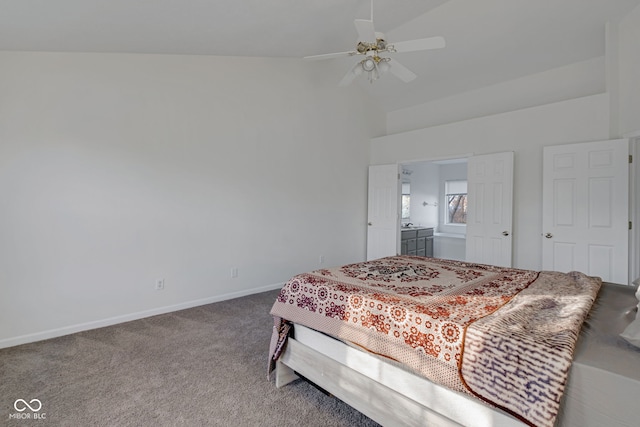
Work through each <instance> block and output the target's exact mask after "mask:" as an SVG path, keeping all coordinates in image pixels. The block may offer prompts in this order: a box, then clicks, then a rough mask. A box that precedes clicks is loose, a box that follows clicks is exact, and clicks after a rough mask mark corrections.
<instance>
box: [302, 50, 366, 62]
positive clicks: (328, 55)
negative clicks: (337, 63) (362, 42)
mask: <svg viewBox="0 0 640 427" xmlns="http://www.w3.org/2000/svg"><path fill="white" fill-rule="evenodd" d="M357 54H358V52H355V51H351V52H337V53H325V54H322V55H311V56H305V57H304V58H303V59H306V60H309V61H319V60H321V59H333V58H342V57H345V56H353V55H357Z"/></svg>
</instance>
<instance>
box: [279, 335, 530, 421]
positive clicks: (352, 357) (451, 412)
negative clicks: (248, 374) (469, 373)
mask: <svg viewBox="0 0 640 427" xmlns="http://www.w3.org/2000/svg"><path fill="white" fill-rule="evenodd" d="M294 331H295V332H294V334H295V335H294V337H292V338H289V340H288V342H287V346H286V348H285V351H284V352H283V353H282V355H281V356H280V358H279V359H278V362H277V363H276V386H277V387H282V386H284V385H286V384H288V383H290V382H291V381H294V380H295V379H297V378H298V375H296V373H299V374H300V375H301V376H303V377H305V378H307V379H308V380H310V381H311V382H313V383H315V384H316V385H317V386H319V387H321V388H323V389H325V390H326V391H328V392H329V393H331V394H332V395H334V396H336V397H337V398H339V399H340V400H342V401H344V402H345V403H347V404H348V405H350V406H352V407H353V408H355V409H357V410H358V411H360V412H362V413H363V414H365V415H366V416H368V417H369V418H371V419H373V420H374V421H376V422H378V423H380V424H382V425H384V426H416V427H418V426H429V427H441V426H442V427H452V426H478V427H485V426H486V427H522V426H525V424H524V423H522V422H521V421H519V420H517V419H516V418H514V417H512V416H510V415H508V414H507V413H505V412H503V411H500V410H497V409H494V408H491V407H489V406H487V405H485V404H483V403H481V402H480V401H479V400H477V399H474V398H471V397H470V396H468V395H464V394H462V393H458V392H455V391H452V390H450V389H447V388H446V387H443V386H440V385H437V384H434V383H432V382H430V381H428V380H426V379H425V378H422V377H419V376H417V375H415V374H412V373H411V372H408V371H407V370H404V369H402V368H400V367H399V366H396V365H395V364H393V363H390V362H387V361H385V360H384V359H382V358H380V357H377V356H374V355H371V354H369V353H366V352H364V351H361V350H358V349H356V348H353V347H351V346H348V345H346V344H344V343H343V342H341V341H339V340H336V339H333V338H331V337H329V336H327V335H324V334H322V333H320V332H317V331H315V330H313V329H309V328H307V327H305V326H302V325H298V324H296V325H295V327H294ZM294 371H295V372H294Z"/></svg>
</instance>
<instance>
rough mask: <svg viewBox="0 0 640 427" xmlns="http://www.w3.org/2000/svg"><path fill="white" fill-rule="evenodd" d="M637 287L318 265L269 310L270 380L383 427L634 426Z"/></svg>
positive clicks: (398, 263)
mask: <svg viewBox="0 0 640 427" xmlns="http://www.w3.org/2000/svg"><path fill="white" fill-rule="evenodd" d="M633 292H634V289H633V288H632V287H626V286H616V285H610V284H605V285H604V286H602V284H601V281H600V280H599V279H598V278H593V277H588V276H586V275H584V274H581V273H570V274H563V273H557V272H534V271H529V270H519V269H506V268H501V267H495V266H488V265H482V264H470V263H463V262H458V261H450V260H437V259H431V258H423V257H412V256H395V257H387V258H382V259H380V260H374V261H368V262H364V263H356V264H350V265H346V266H342V267H337V268H334V269H322V270H317V271H315V272H310V273H306V274H302V275H298V276H295V277H294V278H292V279H291V280H290V281H289V282H287V284H285V286H284V287H283V288H282V290H281V292H280V295H279V296H278V299H277V300H276V302H275V303H274V307H273V309H272V315H273V316H274V322H275V323H274V332H273V336H272V343H271V348H270V357H269V360H270V371H272V370H275V376H276V385H277V386H278V387H281V386H283V385H285V384H287V383H288V382H290V381H293V380H294V379H296V378H298V376H302V377H304V378H307V379H309V380H310V381H312V382H314V383H315V384H317V385H318V386H319V387H321V388H324V389H325V390H327V391H328V392H330V393H331V394H333V395H335V396H336V397H338V398H340V399H342V400H343V401H345V402H346V403H348V404H349V405H351V406H353V407H354V408H356V409H358V410H359V411H361V412H363V413H364V414H366V415H367V416H369V417H370V418H372V419H373V420H375V421H377V422H379V423H381V424H383V425H429V426H459V425H464V426H485V425H486V426H509V427H513V426H524V425H535V426H553V425H559V426H564V425H568V426H574V425H575V426H600V425H605V424H607V425H619V426H625V425H629V426H631V425H637V420H638V419H640V413H639V411H638V409H636V406H634V404H635V403H634V402H632V401H633V399H634V396H638V395H640V351H638V350H637V349H635V347H632V346H630V345H628V344H626V343H625V342H624V341H623V340H621V339H620V338H619V337H618V336H617V335H618V334H619V333H620V332H621V331H622V329H624V327H625V325H626V324H628V323H629V322H630V321H631V320H633V317H634V316H635V313H634V312H633V309H634V308H635V307H634V306H635V304H637V302H638V301H637V300H636V299H635V297H634V296H633ZM594 301H596V302H595V304H594ZM592 308H593V309H592ZM550 319H552V320H551V321H550ZM585 319H587V322H586V323H585ZM583 323H584V325H583ZM574 356H575V357H574ZM572 360H573V363H572Z"/></svg>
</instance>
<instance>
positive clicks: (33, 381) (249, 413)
mask: <svg viewBox="0 0 640 427" xmlns="http://www.w3.org/2000/svg"><path fill="white" fill-rule="evenodd" d="M276 295H277V291H271V292H265V293H261V294H256V295H250V296H247V297H243V298H238V299H234V300H230V301H223V302H219V303H215V304H209V305H205V306H201V307H195V308H192V309H188V310H182V311H178V312H174V313H169V314H164V315H160V316H154V317H150V318H147V319H142V320H137V321H133V322H127V323H122V324H119V325H115V326H110V327H106V328H101V329H96V330H92V331H86V332H81V333H77V334H73V335H68V336H64V337H60V338H55V339H51V340H47V341H41V342H37V343H32V344H25V345H21V346H17V347H12V348H8V349H2V350H0V425H8V426H13V425H15V426H32V425H37V426H174V425H185V426H376V425H377V424H375V423H374V422H373V421H371V420H370V419H368V418H367V417H365V416H363V415H362V414H360V413H359V412H357V411H355V410H353V409H352V408H350V407H349V406H348V405H346V404H344V403H343V402H341V401H340V400H338V399H336V398H334V397H330V396H326V395H325V394H323V393H321V392H320V391H318V390H317V389H316V388H314V387H313V386H311V385H310V384H308V383H306V382H304V381H301V380H298V381H296V382H294V383H292V384H290V385H287V386H286V387H283V388H281V389H276V387H275V383H274V381H273V380H271V381H269V380H267V378H266V359H267V353H268V347H269V339H270V335H271V328H272V325H273V322H272V320H271V316H270V315H269V314H268V313H269V310H270V308H271V305H272V304H273V301H275V298H276ZM35 398H37V399H39V400H40V401H41V403H42V408H41V410H40V411H39V414H40V415H41V416H42V415H44V416H45V417H46V419H44V420H42V419H41V420H34V419H33V418H30V419H15V418H11V415H12V414H14V417H15V414H16V413H17V411H16V410H15V408H14V402H15V401H16V400H17V399H24V400H25V401H27V402H29V401H30V400H31V399H35ZM33 405H34V406H35V405H36V403H34V404H33ZM18 406H19V407H20V408H22V407H24V405H22V403H20V404H19V405H18ZM30 412H31V411H29V410H28V409H27V410H25V411H24V412H23V413H24V414H29V413H30ZM45 414H46V415H45Z"/></svg>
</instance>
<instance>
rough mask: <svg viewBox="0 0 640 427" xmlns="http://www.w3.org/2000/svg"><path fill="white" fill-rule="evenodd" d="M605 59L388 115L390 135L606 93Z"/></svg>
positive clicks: (504, 83) (550, 71)
mask: <svg viewBox="0 0 640 427" xmlns="http://www.w3.org/2000/svg"><path fill="white" fill-rule="evenodd" d="M605 68H606V67H605V59H604V57H599V58H594V59H590V60H588V61H583V62H578V63H575V64H571V65H568V66H565V67H560V68H555V69H552V70H548V71H545V72H542V73H536V74H532V75H529V76H525V77H521V78H519V79H514V80H509V81H506V82H502V83H500V84H496V85H491V86H487V87H484V88H481V89H477V90H472V91H468V92H463V93H461V94H457V95H454V96H450V97H447V98H442V99H438V100H435V101H432V102H428V103H425V104H421V105H416V106H414V107H411V108H405V109H401V110H397V111H392V112H390V113H388V114H387V130H388V132H389V134H394V133H399V132H406V131H410V130H415V129H422V128H426V127H430V126H436V125H442V124H447V123H454V122H459V121H462V120H468V119H473V118H478V117H485V116H490V115H494V114H499V113H504V112H508V111H515V110H519V109H523V108H529V107H534V106H537V105H546V104H550V103H554V102H560V101H566V100H569V99H575V98H580V97H584V96H589V95H595V94H599V93H604V92H606V87H605V80H606V79H605Z"/></svg>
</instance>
